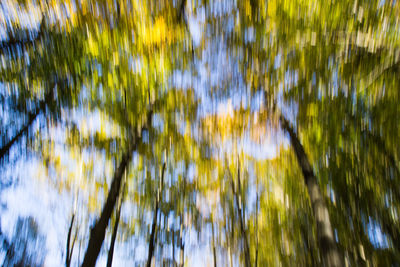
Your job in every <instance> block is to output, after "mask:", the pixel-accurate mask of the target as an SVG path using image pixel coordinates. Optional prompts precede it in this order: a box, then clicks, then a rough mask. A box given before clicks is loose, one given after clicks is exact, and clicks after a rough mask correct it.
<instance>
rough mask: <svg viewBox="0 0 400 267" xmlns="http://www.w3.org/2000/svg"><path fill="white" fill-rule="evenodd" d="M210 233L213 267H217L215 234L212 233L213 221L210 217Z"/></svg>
mask: <svg viewBox="0 0 400 267" xmlns="http://www.w3.org/2000/svg"><path fill="white" fill-rule="evenodd" d="M211 232H212V248H213V257H214V267H217V251H216V249H215V233H214V220H213V218H212V216H211Z"/></svg>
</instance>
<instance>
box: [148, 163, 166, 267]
mask: <svg viewBox="0 0 400 267" xmlns="http://www.w3.org/2000/svg"><path fill="white" fill-rule="evenodd" d="M164 171H165V163H164V164H163V166H162V171H161V183H160V187H159V189H158V193H157V199H156V207H155V209H154V214H153V223H152V225H151V234H150V241H149V253H148V257H147V264H146V266H147V267H150V266H151V259H152V258H153V254H154V247H155V243H156V242H157V236H156V227H157V216H158V210H159V205H160V199H161V194H162V191H163V185H164Z"/></svg>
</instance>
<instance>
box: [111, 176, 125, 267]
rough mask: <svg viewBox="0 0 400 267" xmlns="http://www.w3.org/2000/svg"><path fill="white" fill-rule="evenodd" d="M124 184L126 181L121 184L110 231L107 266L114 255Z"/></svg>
mask: <svg viewBox="0 0 400 267" xmlns="http://www.w3.org/2000/svg"><path fill="white" fill-rule="evenodd" d="M125 186H126V181H125V183H124V186H123V190H122V196H121V200H120V203H119V206H118V210H117V214H116V217H115V223H114V227H113V232H112V236H111V244H110V249H109V250H108V256H107V267H111V266H112V260H113V256H114V247H115V240H116V239H117V231H118V224H119V218H120V217H121V207H122V202H123V201H124V193H125Z"/></svg>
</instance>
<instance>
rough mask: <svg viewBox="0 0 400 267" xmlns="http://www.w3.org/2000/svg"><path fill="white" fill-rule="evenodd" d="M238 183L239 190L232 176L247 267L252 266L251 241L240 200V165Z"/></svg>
mask: <svg viewBox="0 0 400 267" xmlns="http://www.w3.org/2000/svg"><path fill="white" fill-rule="evenodd" d="M237 175H238V176H237V183H238V190H237V191H236V190H235V183H234V181H233V176H232V175H231V174H230V176H231V185H232V191H233V194H234V195H235V199H236V206H237V208H238V213H239V223H240V232H241V235H242V239H243V243H244V259H245V265H246V267H251V261H250V250H249V243H248V240H247V234H246V227H245V223H244V221H243V214H244V213H243V212H242V208H241V203H240V200H239V195H241V191H242V190H241V185H240V167H238V174H237Z"/></svg>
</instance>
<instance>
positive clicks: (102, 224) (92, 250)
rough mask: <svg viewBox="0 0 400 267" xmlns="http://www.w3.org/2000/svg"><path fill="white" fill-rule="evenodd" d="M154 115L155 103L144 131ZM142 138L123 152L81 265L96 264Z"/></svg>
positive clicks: (89, 266)
mask: <svg viewBox="0 0 400 267" xmlns="http://www.w3.org/2000/svg"><path fill="white" fill-rule="evenodd" d="M152 115H153V104H150V110H149V111H148V112H147V118H146V121H145V123H144V125H143V126H142V131H143V130H144V129H148V128H149V127H150V124H151V119H152ZM141 139H142V137H141V134H139V135H136V136H134V137H132V141H131V145H130V146H129V148H128V151H127V152H125V154H123V156H122V160H121V163H120V165H119V166H118V168H117V169H116V170H115V173H114V178H113V181H112V183H111V187H110V191H109V192H108V196H107V200H106V203H105V204H104V206H103V210H102V211H101V215H100V218H99V220H98V221H97V222H96V224H95V225H94V227H93V228H92V230H91V231H90V238H89V243H88V247H87V249H86V253H85V257H84V259H83V263H82V265H81V266H82V267H92V266H95V265H96V261H97V257H98V256H99V253H100V249H101V246H102V245H103V242H104V238H105V234H106V228H107V226H108V222H109V220H110V218H111V214H112V212H113V210H114V207H115V204H116V202H117V198H118V196H119V194H120V190H121V182H122V175H123V173H124V171H125V169H126V166H127V165H128V163H129V161H130V159H131V156H132V152H133V151H134V150H135V149H136V146H137V145H138V143H139V142H140V141H141Z"/></svg>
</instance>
